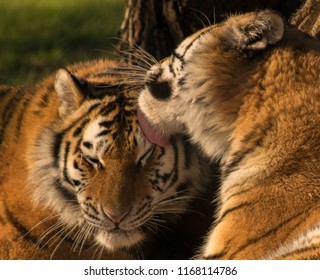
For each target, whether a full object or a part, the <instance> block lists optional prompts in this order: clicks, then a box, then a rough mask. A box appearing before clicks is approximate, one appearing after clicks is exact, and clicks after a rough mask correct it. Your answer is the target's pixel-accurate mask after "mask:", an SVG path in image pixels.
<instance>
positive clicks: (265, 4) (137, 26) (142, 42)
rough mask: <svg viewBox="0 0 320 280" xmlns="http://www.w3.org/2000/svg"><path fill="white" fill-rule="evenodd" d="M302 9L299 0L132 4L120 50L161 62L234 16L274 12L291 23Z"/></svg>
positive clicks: (140, 0) (133, 0) (139, 0)
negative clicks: (201, 32)
mask: <svg viewBox="0 0 320 280" xmlns="http://www.w3.org/2000/svg"><path fill="white" fill-rule="evenodd" d="M312 1H314V2H318V1H315V0H310V1H309V2H312ZM307 2H308V1H307ZM299 5H300V1H298V0H250V1H244V0H234V1H228V0H216V1H214V0H201V1H199V0H128V2H127V8H126V13H125V17H124V20H123V23H122V25H121V29H120V38H121V40H122V41H121V42H120V45H119V47H120V49H123V50H125V49H127V47H128V44H129V45H136V46H139V47H141V48H142V49H144V50H145V51H147V52H148V53H150V54H151V55H153V56H154V57H155V58H156V59H157V60H160V59H162V58H164V57H166V56H168V55H169V54H170V53H171V52H172V50H173V49H174V48H175V47H176V46H177V44H178V43H179V42H181V41H182V40H183V39H184V38H185V37H186V36H188V35H190V34H191V33H193V32H195V31H196V30H198V29H200V28H202V27H203V26H206V25H209V24H212V23H218V22H220V21H222V20H224V19H225V18H226V17H227V16H228V15H230V14H235V13H239V12H248V11H253V10H257V9H266V8H270V9H274V10H277V11H279V12H280V13H282V14H283V15H284V16H285V17H286V18H287V19H289V17H290V16H291V15H292V14H293V13H294V12H295V11H296V10H297V8H298V7H299ZM296 16H297V14H296ZM126 42H127V43H126Z"/></svg>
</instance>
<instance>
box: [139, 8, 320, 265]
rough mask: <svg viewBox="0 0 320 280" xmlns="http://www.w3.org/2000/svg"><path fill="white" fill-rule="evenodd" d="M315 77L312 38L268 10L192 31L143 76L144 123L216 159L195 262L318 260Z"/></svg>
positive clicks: (318, 49) (318, 88)
mask: <svg viewBox="0 0 320 280" xmlns="http://www.w3.org/2000/svg"><path fill="white" fill-rule="evenodd" d="M319 75H320V43H319V41H317V40H314V39H312V38H310V37H308V36H307V35H306V34H303V33H302V32H300V31H298V30H296V29H295V28H293V27H290V26H287V25H286V24H285V23H284V21H283V19H282V18H281V16H279V15H278V14H276V13H274V12H272V11H268V10H267V11H258V12H252V13H247V14H243V15H238V16H231V17H230V18H228V19H227V20H226V21H225V22H224V23H222V24H219V25H213V26H209V27H207V28H204V29H203V30H200V31H199V32H197V33H195V34H193V35H192V36H190V37H189V38H187V39H185V40H184V41H183V42H182V43H181V44H180V45H179V46H178V48H177V49H176V50H175V51H174V52H173V54H172V55H171V56H170V57H168V58H167V59H164V60H163V61H161V62H160V63H158V64H156V65H154V66H153V67H151V69H150V70H149V71H148V73H147V75H146V86H145V89H144V90H143V91H142V92H141V95H140V97H139V104H140V107H141V110H142V112H143V113H144V115H145V116H146V117H147V118H148V120H149V122H150V123H152V124H153V125H154V126H157V127H158V129H160V130H161V131H162V132H164V133H166V134H167V135H173V134H175V133H178V132H185V131H186V132H187V133H188V134H189V135H190V137H191V139H192V141H193V142H194V143H196V144H198V145H199V146H200V147H201V149H202V150H203V152H204V153H205V154H206V155H207V156H209V157H210V158H211V159H212V160H214V159H216V158H219V159H220V162H221V169H222V178H221V181H222V183H221V189H220V194H219V204H220V207H219V211H218V214H217V217H216V221H215V223H214V225H213V227H212V230H211V232H210V233H209V235H208V238H207V240H206V242H205V244H204V247H203V250H202V251H201V253H200V257H201V258H206V259H261V258H262V259H266V258H267V259H269V258H271V259H319V258H320V129H319V124H320V84H319ZM144 115H142V114H141V116H142V122H141V123H142V124H143V123H145V122H146V121H145V120H144ZM143 130H144V131H145V133H146V135H149V138H150V139H152V137H151V136H152V133H153V132H154V131H155V130H156V129H153V130H150V129H149V127H148V126H146V127H143Z"/></svg>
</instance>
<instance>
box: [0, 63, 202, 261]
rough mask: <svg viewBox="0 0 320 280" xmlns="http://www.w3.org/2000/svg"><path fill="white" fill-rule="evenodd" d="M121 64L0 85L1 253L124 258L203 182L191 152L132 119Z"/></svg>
mask: <svg viewBox="0 0 320 280" xmlns="http://www.w3.org/2000/svg"><path fill="white" fill-rule="evenodd" d="M125 68H126V66H125V65H121V64H119V63H118V62H114V61H110V60H104V59H101V60H97V61H91V62H87V63H80V64H76V65H73V66H70V67H68V68H67V69H60V70H59V71H58V72H57V73H56V74H55V75H52V76H50V77H48V78H46V79H44V80H43V81H42V82H40V83H39V84H37V85H36V86H34V87H30V88H11V87H7V86H1V87H0V151H1V152H0V259H127V258H131V257H133V256H134V255H133V254H132V251H130V248H133V252H134V250H135V247H138V246H139V245H140V244H141V243H143V241H144V240H145V239H147V237H148V236H149V235H151V234H152V233H154V231H155V230H156V229H157V228H158V227H161V226H163V225H164V224H165V223H166V221H168V220H170V219H172V218H173V217H174V216H175V215H178V214H180V213H181V212H183V211H185V209H186V205H187V204H188V202H189V201H190V198H191V197H193V196H194V195H195V194H196V193H197V191H200V189H201V183H200V182H201V181H202V178H201V177H202V176H203V174H202V167H201V164H200V161H199V157H198V156H197V154H196V152H195V150H193V149H192V148H190V146H189V145H188V144H187V143H185V140H184V139H182V138H181V137H178V138H177V139H176V140H175V141H171V142H170V144H169V146H168V147H166V148H162V147H159V146H156V145H153V144H151V143H150V142H149V141H148V140H147V139H146V138H145V136H144V135H143V133H142V132H141V130H140V127H139V126H138V124H137V117H136V98H137V93H136V91H135V90H131V89H130V86H127V85H126V82H127V79H128V75H127V74H126V72H127V71H126V69H125Z"/></svg>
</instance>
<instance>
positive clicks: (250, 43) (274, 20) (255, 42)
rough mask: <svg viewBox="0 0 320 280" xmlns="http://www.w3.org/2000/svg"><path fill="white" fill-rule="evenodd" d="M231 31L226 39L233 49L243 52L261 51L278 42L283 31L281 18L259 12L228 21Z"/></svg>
mask: <svg viewBox="0 0 320 280" xmlns="http://www.w3.org/2000/svg"><path fill="white" fill-rule="evenodd" d="M229 27H231V30H230V31H229V32H227V34H228V35H229V36H228V38H226V40H227V41H229V43H230V44H232V45H233V46H234V47H237V48H240V49H243V50H263V49H265V48H266V47H267V46H269V45H274V44H276V43H277V42H279V41H280V40H281V39H282V37H283V35H284V29H285V23H284V20H283V18H282V17H281V16H280V15H278V14H277V13H275V12H273V11H269V10H266V11H260V12H256V13H251V14H248V15H245V16H244V17H243V18H242V17H241V16H240V17H239V20H236V19H233V18H231V19H230V25H229Z"/></svg>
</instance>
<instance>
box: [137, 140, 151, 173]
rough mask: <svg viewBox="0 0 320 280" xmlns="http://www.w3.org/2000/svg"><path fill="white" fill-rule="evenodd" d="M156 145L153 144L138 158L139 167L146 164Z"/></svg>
mask: <svg viewBox="0 0 320 280" xmlns="http://www.w3.org/2000/svg"><path fill="white" fill-rule="evenodd" d="M154 148H155V145H151V146H150V148H149V149H148V150H147V151H146V152H145V153H144V154H143V155H142V156H141V157H140V158H139V159H138V163H137V166H138V167H139V168H141V167H143V166H145V164H146V162H147V160H148V158H149V157H150V156H151V155H152V153H153V151H154Z"/></svg>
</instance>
